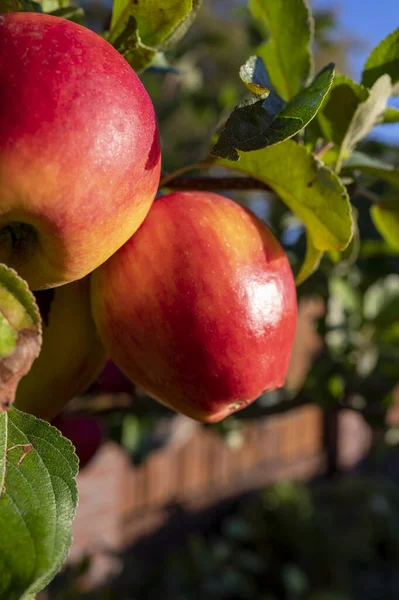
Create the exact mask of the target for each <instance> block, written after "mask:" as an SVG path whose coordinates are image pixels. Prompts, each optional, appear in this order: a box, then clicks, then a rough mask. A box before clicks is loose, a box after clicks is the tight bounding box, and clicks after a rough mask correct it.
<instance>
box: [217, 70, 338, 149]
mask: <svg viewBox="0 0 399 600" xmlns="http://www.w3.org/2000/svg"><path fill="white" fill-rule="evenodd" d="M250 60H251V59H250ZM333 77H334V65H332V64H331V65H328V66H327V67H325V68H324V69H323V70H322V71H321V72H320V73H319V74H318V75H317V77H316V78H315V79H314V81H313V82H312V84H311V85H310V86H309V87H308V88H307V89H305V90H303V91H302V92H300V93H299V94H298V95H297V96H295V97H294V98H293V99H292V100H290V101H289V102H287V103H286V104H284V103H283V101H282V100H281V98H280V97H279V96H278V95H277V94H275V93H274V92H273V91H271V93H270V95H268V96H267V97H261V98H260V99H259V97H257V96H255V97H254V98H251V99H250V100H246V101H244V102H241V104H239V105H238V106H237V107H236V108H235V109H234V111H233V112H232V114H231V115H230V117H229V118H228V120H227V122H226V124H225V126H224V129H223V130H222V132H221V134H220V137H219V139H218V141H217V143H216V145H215V146H214V148H213V149H212V154H213V155H215V156H218V157H220V158H227V159H228V160H238V158H239V154H238V150H241V151H243V152H251V151H253V150H259V149H261V148H266V147H267V146H272V145H273V144H278V143H280V142H282V141H284V140H287V139H288V138H291V137H293V136H294V135H296V134H297V133H298V132H299V131H301V129H303V128H304V127H306V125H307V124H308V123H309V122H310V121H311V120H312V119H313V118H314V117H315V116H316V114H317V111H318V110H319V108H320V106H321V104H322V102H323V100H324V97H325V95H326V94H327V92H328V90H329V88H330V86H331V83H332V80H333ZM258 81H259V80H258ZM257 85H258V87H259V86H260V84H259V83H258V84H257Z"/></svg>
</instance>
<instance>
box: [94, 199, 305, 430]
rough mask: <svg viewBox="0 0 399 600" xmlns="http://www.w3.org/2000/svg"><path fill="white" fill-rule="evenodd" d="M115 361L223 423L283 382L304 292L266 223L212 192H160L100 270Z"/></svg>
mask: <svg viewBox="0 0 399 600" xmlns="http://www.w3.org/2000/svg"><path fill="white" fill-rule="evenodd" d="M91 293H92V307H93V316H94V319H95V322H96V324H97V328H98V331H99V334H100V336H101V338H102V341H103V344H104V346H105V348H106V351H107V353H108V354H109V356H111V357H112V359H113V361H114V362H115V363H116V364H117V365H118V366H119V367H120V368H121V369H122V371H124V373H125V374H126V375H127V376H129V377H130V378H131V379H132V381H133V382H134V383H136V384H137V385H139V386H140V387H142V388H143V389H144V390H145V391H146V392H148V393H149V394H150V395H152V396H153V397H154V398H156V399H158V400H159V401H160V402H162V403H164V404H166V405H167V406H169V407H171V408H172V409H174V410H176V411H178V412H181V413H183V414H185V415H188V416H190V417H192V418H194V419H197V420H199V421H204V422H217V421H220V420H221V419H223V418H224V417H226V416H227V415H229V414H230V413H232V412H234V411H236V410H239V409H241V408H244V407H245V406H247V405H248V404H249V403H250V402H251V401H253V400H254V399H255V398H257V397H258V396H259V395H260V394H261V393H262V392H263V391H266V390H267V391H270V390H274V389H275V388H278V387H281V386H283V384H284V379H285V375H286V371H287V368H288V362H289V359H290V355H291V350H292V345H293V341H294V334H295V327H296V314H297V303H296V290H295V283H294V279H293V275H292V272H291V268H290V265H289V262H288V259H287V256H286V254H285V252H284V251H283V249H282V247H281V246H280V244H279V242H278V241H277V240H276V238H275V237H274V235H273V234H272V232H271V231H270V229H269V228H268V227H267V226H266V225H265V224H264V223H262V222H261V221H260V220H259V219H257V218H256V217H255V215H253V214H252V213H251V212H249V211H248V210H246V209H244V208H243V207H241V206H240V205H238V204H236V203H235V202H233V201H232V200H229V199H228V198H225V197H223V196H219V195H216V194H212V193H203V192H177V193H174V194H170V195H167V196H163V197H160V198H159V199H158V200H157V201H156V202H155V203H154V205H153V206H152V208H151V210H150V212H149V214H148V216H147V218H146V219H145V221H144V223H143V224H142V225H141V227H140V228H139V230H138V231H137V232H136V234H135V235H134V236H132V237H131V238H130V240H129V241H128V242H127V243H126V244H124V246H122V248H120V249H119V250H118V251H117V252H116V253H115V254H114V255H113V256H112V257H111V258H110V259H109V260H108V261H107V262H106V263H104V264H103V265H102V266H101V267H100V268H98V269H97V270H96V271H95V272H94V273H93V275H92V286H91Z"/></svg>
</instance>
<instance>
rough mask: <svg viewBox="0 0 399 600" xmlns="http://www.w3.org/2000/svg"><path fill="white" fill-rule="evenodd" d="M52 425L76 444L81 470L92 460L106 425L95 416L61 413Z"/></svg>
mask: <svg viewBox="0 0 399 600" xmlns="http://www.w3.org/2000/svg"><path fill="white" fill-rule="evenodd" d="M51 425H53V426H54V427H57V429H58V430H59V431H60V432H61V433H62V435H63V436H64V437H66V438H68V439H69V440H70V441H71V442H72V444H73V445H74V447H75V452H76V454H77V456H78V458H79V469H80V470H81V469H83V468H84V467H85V466H86V465H87V464H88V463H89V462H90V461H91V459H92V458H93V457H94V455H95V454H96V453H97V450H99V448H100V447H101V445H102V443H103V440H104V427H103V425H102V423H101V421H100V420H99V419H96V418H95V417H90V416H78V415H69V414H60V415H58V417H56V418H55V419H54V420H53V421H51Z"/></svg>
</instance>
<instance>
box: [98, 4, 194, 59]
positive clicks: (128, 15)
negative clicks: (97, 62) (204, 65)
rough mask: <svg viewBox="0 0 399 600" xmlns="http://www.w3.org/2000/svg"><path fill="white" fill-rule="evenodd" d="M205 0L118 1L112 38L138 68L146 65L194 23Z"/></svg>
mask: <svg viewBox="0 0 399 600" xmlns="http://www.w3.org/2000/svg"><path fill="white" fill-rule="evenodd" d="M201 4H202V0H162V1H161V0H140V2H138V1H137V0H115V1H114V5H113V12H112V22H111V32H110V34H109V38H108V39H109V41H110V42H111V44H113V45H114V47H115V48H116V49H117V50H118V51H119V52H120V53H121V54H122V56H123V57H124V58H125V59H126V60H127V61H128V63H129V64H130V65H131V66H132V67H133V69H134V70H135V71H142V70H143V69H145V68H147V67H148V66H149V65H150V64H151V62H152V61H153V59H154V58H155V56H156V55H157V53H158V51H159V50H162V49H164V48H167V47H170V46H171V45H172V44H174V43H176V42H177V41H178V40H179V39H180V38H181V37H183V35H184V34H185V33H186V31H187V30H188V28H189V27H190V26H191V24H192V23H193V21H194V19H195V17H196V15H197V13H198V11H199V9H200V7H201Z"/></svg>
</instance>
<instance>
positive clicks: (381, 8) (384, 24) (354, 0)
mask: <svg viewBox="0 0 399 600" xmlns="http://www.w3.org/2000/svg"><path fill="white" fill-rule="evenodd" d="M313 5H314V6H315V7H317V8H322V7H334V8H335V9H336V10H337V13H338V21H339V24H340V25H341V27H342V28H343V29H344V30H345V31H347V32H348V33H349V34H350V33H351V32H354V33H355V34H356V35H357V36H358V37H359V38H360V39H362V40H364V42H365V48H364V50H361V51H359V52H356V53H354V54H353V55H352V56H351V65H352V68H353V74H354V77H355V79H356V80H357V81H359V78H360V74H361V72H362V67H363V64H364V61H365V59H366V58H367V55H368V53H369V52H370V50H372V48H374V46H376V45H377V44H378V42H380V41H381V40H382V39H383V38H384V37H385V36H387V35H388V34H389V33H391V32H392V31H393V30H394V29H396V28H397V27H399V0H378V1H377V2H376V0H314V2H313ZM390 105H391V106H396V107H398V108H399V98H395V99H393V100H392V102H390ZM374 136H378V138H379V139H382V140H384V141H387V142H390V143H392V142H393V143H395V144H399V124H395V125H389V126H388V125H383V126H380V127H378V128H376V129H375V130H374Z"/></svg>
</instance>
